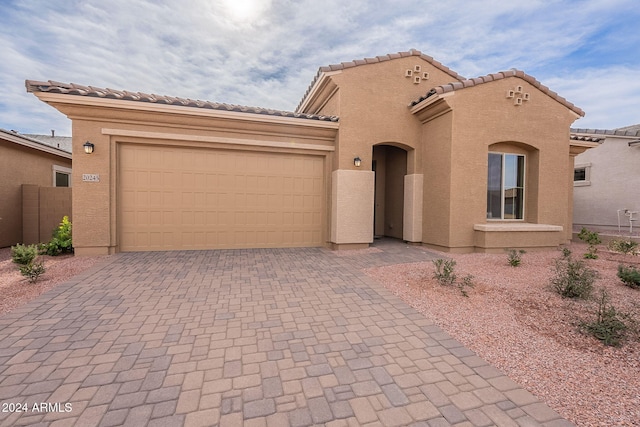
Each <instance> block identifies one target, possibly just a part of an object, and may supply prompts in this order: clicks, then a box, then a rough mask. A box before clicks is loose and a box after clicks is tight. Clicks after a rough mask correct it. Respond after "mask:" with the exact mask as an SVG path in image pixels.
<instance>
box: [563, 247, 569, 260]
mask: <svg viewBox="0 0 640 427" xmlns="http://www.w3.org/2000/svg"><path fill="white" fill-rule="evenodd" d="M570 256H571V249H569V248H562V257H563V258H569V257H570Z"/></svg>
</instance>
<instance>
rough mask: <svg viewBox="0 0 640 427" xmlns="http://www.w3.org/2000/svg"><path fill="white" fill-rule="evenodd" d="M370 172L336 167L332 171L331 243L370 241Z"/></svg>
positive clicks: (373, 179) (371, 202) (372, 181)
mask: <svg viewBox="0 0 640 427" xmlns="http://www.w3.org/2000/svg"><path fill="white" fill-rule="evenodd" d="M374 183H375V174H374V172H373V171H359V170H345V169H339V170H336V171H333V172H332V173H331V202H332V203H331V242H332V243H334V244H338V245H341V244H363V243H366V244H368V243H371V242H373V195H374Z"/></svg>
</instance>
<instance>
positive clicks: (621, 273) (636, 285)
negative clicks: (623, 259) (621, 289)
mask: <svg viewBox="0 0 640 427" xmlns="http://www.w3.org/2000/svg"><path fill="white" fill-rule="evenodd" d="M618 277H619V278H620V280H622V283H624V284H625V285H626V286H628V287H630V288H633V289H640V271H638V269H636V268H635V267H632V266H629V267H625V266H624V265H622V264H620V265H618Z"/></svg>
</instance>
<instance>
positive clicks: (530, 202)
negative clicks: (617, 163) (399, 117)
mask: <svg viewBox="0 0 640 427" xmlns="http://www.w3.org/2000/svg"><path fill="white" fill-rule="evenodd" d="M516 85H521V86H523V87H524V92H526V93H530V95H531V100H530V101H527V102H525V103H524V105H522V106H515V105H514V103H513V100H512V99H508V98H506V93H507V91H508V90H509V89H513V88H514V87H515V86H516ZM442 102H446V104H448V106H449V107H450V108H451V109H452V110H453V111H451V112H448V113H447V112H445V113H444V114H443V115H440V116H439V117H437V118H436V119H434V120H431V121H427V122H426V123H425V125H424V133H423V147H424V152H423V157H424V158H425V159H426V161H425V200H424V203H425V221H424V223H423V225H424V228H423V234H424V240H423V241H424V242H425V243H427V244H431V245H434V246H443V247H448V248H456V249H457V250H473V248H474V246H475V242H477V241H478V240H477V239H476V238H474V234H475V233H474V230H473V226H474V224H479V223H486V222H488V221H487V219H486V203H487V202H486V188H487V155H488V152H489V151H490V150H491V151H494V150H495V151H502V152H514V153H519V152H523V153H526V154H527V157H526V162H527V176H526V178H525V179H526V184H525V192H526V196H525V220H524V222H527V221H528V222H535V223H540V224H553V225H558V226H561V227H562V228H563V231H562V233H563V236H562V237H563V240H566V241H568V240H569V239H570V229H571V219H570V211H569V209H568V200H569V197H570V188H569V182H568V179H567V176H569V174H571V173H572V169H571V168H570V161H569V160H570V157H569V126H570V124H571V123H572V122H573V121H574V120H575V118H576V116H575V115H574V114H572V113H571V112H570V111H569V110H568V109H567V108H566V107H565V106H563V105H561V104H560V103H558V102H557V101H555V100H553V99H552V98H550V97H549V96H547V95H545V94H543V93H542V92H540V91H539V90H537V89H536V88H535V87H533V86H531V85H530V84H528V83H527V82H525V81H523V80H522V79H519V78H515V77H513V78H506V79H503V80H498V81H494V82H490V83H485V84H482V85H478V86H474V87H470V88H466V89H462V90H458V91H456V92H454V93H453V94H452V95H451V96H448V97H446V98H443V100H442V101H441V103H442ZM432 108H434V109H435V108H436V107H435V104H434V106H433V107H432ZM419 115H421V117H422V119H423V120H425V119H428V117H426V115H425V114H424V112H422V113H421V114H419ZM453 165H455V167H454V166H453ZM437 177H449V179H450V183H449V184H448V185H449V187H450V192H449V193H448V192H447V189H446V188H441V189H440V191H436V190H434V189H430V188H429V186H430V183H431V182H432V181H434V180H436V179H438V178H437ZM439 185H441V186H446V185H447V183H439ZM447 234H448V236H447Z"/></svg>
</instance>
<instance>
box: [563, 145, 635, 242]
mask: <svg viewBox="0 0 640 427" xmlns="http://www.w3.org/2000/svg"><path fill="white" fill-rule="evenodd" d="M632 140H634V139H633V138H616V137H608V138H607V139H606V140H605V141H604V142H603V143H602V144H601V145H600V146H598V147H596V148H592V149H590V150H587V151H585V152H584V153H582V154H579V155H577V156H576V157H575V166H576V167H578V166H580V165H587V164H590V171H589V172H590V177H589V185H585V186H582V185H577V186H575V187H574V189H573V200H574V209H573V221H574V223H575V224H576V225H581V226H586V227H589V226H597V227H605V228H608V229H611V230H612V231H615V232H617V231H618V212H617V211H618V210H619V209H620V210H624V209H628V210H631V211H640V173H639V172H638V167H639V165H640V146H631V147H629V144H628V143H629V141H632ZM637 217H638V218H640V215H637ZM620 223H621V229H622V231H623V232H625V233H628V231H629V218H628V217H626V216H624V214H623V213H622V212H621V213H620ZM636 227H640V221H636V222H635V224H634V231H635V229H636Z"/></svg>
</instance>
